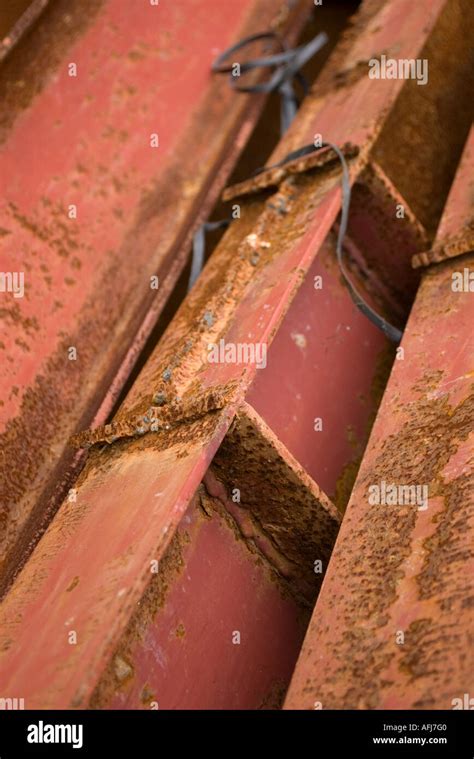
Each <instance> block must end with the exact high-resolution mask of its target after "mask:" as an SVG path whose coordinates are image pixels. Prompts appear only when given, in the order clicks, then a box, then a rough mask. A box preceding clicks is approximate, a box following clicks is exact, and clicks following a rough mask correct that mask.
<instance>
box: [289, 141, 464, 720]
mask: <svg viewBox="0 0 474 759" xmlns="http://www.w3.org/2000/svg"><path fill="white" fill-rule="evenodd" d="M472 141H473V134H472V132H471V137H470V140H469V142H468V145H467V148H466V151H465V153H464V157H463V160H462V163H461V167H460V171H459V173H458V174H457V176H456V179H455V182H454V185H453V188H452V190H451V193H450V195H449V200H448V203H447V206H446V209H445V212H444V214H443V218H442V221H441V224H440V227H439V234H438V236H437V238H436V241H435V247H434V249H435V250H439V249H440V248H439V246H441V247H442V246H443V244H444V241H445V239H446V236H447V237H448V239H452V237H453V235H458V234H463V233H464V231H465V228H464V224H465V221H466V220H467V219H470V215H471V214H472V201H471V197H470V191H469V188H470V182H471V177H472V172H473V169H474V164H473V157H474V153H473V151H472V146H473V142H472ZM456 224H458V225H459V226H458V227H456ZM473 265H474V255H473V254H472V253H470V254H468V255H466V256H464V257H462V258H460V259H452V260H447V261H446V262H445V263H443V264H441V265H439V266H435V267H432V268H430V269H429V270H428V271H427V273H426V274H425V276H424V278H423V281H422V283H421V286H420V289H419V292H418V294H417V296H416V300H415V304H414V306H413V310H412V312H411V315H410V319H409V322H408V325H407V329H406V332H405V336H404V339H403V342H402V345H401V348H402V350H403V353H401V354H400V355H399V358H400V359H401V360H399V361H395V365H394V369H393V372H392V375H391V377H390V381H389V384H388V386H387V389H386V392H385V395H384V400H383V403H382V406H381V408H380V411H379V414H378V416H377V419H376V422H375V425H374V428H373V432H372V435H371V438H370V441H369V444H368V447H367V450H366V453H365V455H364V458H363V461H362V464H361V468H360V471H359V475H358V478H357V481H356V484H355V487H354V490H353V493H352V496H351V499H350V503H349V506H348V509H347V513H346V516H345V518H344V521H343V524H342V528H341V531H340V533H339V537H338V540H337V543H336V547H335V549H334V553H333V556H332V558H331V561H330V565H329V568H328V571H327V574H326V577H325V581H324V585H323V588H322V591H321V593H320V595H319V599H318V602H317V604H316V607H315V610H314V613H313V617H312V621H311V624H310V626H309V630H308V634H307V637H306V639H305V643H304V646H303V650H302V653H301V656H300V659H299V661H298V665H297V667H296V670H295V674H294V677H293V680H292V684H291V687H290V689H289V693H288V697H287V700H286V708H287V709H312V708H324V709H361V708H362V709H425V708H430V709H452V708H459V707H458V706H456V704H458V703H461V702H462V699H463V696H464V694H465V693H469V692H470V691H471V692H472V677H473V672H474V656H473V649H472V645H471V641H472V634H473V630H474V616H473V613H472V600H473V597H474V556H473V545H474V533H473V516H474V497H473V487H472V484H473V476H474V470H473V466H472V462H473V442H474V438H473V429H472V418H473V401H474V395H473V384H472V374H473V356H474V352H473V347H472V323H473V318H474V305H473V302H472V292H471V291H470V289H472V288H471V287H470V284H469V278H468V279H467V280H466V278H465V270H466V269H467V271H468V272H471V271H472V267H473ZM471 276H472V275H471ZM459 282H461V284H463V283H464V286H463V287H459ZM407 486H408V488H410V489H413V490H410V492H408V491H407V490H406V487H407ZM402 488H403V489H402ZM458 699H459V701H458Z"/></svg>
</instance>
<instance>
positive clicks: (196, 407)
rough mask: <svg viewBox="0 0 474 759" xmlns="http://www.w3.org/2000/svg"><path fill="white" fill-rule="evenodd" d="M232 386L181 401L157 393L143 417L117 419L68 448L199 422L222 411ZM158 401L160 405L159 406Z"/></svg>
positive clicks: (77, 437) (234, 387) (81, 436)
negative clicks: (209, 414)
mask: <svg viewBox="0 0 474 759" xmlns="http://www.w3.org/2000/svg"><path fill="white" fill-rule="evenodd" d="M236 390H237V383H236V382H229V383H228V384H227V385H224V386H222V387H214V388H208V389H206V390H201V393H200V394H199V395H198V396H197V397H196V396H192V397H188V395H186V396H185V397H184V398H183V399H182V400H180V399H174V400H172V401H170V402H169V403H167V402H166V396H164V394H163V393H162V392H161V391H160V392H159V393H158V394H155V396H154V398H153V400H154V401H155V403H156V402H158V404H159V405H151V406H150V408H149V409H148V410H147V412H146V414H144V415H143V416H136V417H133V418H131V419H130V420H128V419H121V420H120V421H118V422H114V421H112V422H110V424H106V425H103V426H102V427H97V428H95V429H93V430H86V431H85V432H80V433H78V434H77V435H74V436H73V438H72V439H71V444H72V445H74V446H77V447H78V448H90V447H91V446H93V445H98V444H100V443H109V444H111V443H114V442H115V441H116V440H120V439H122V438H129V437H141V436H142V435H145V434H147V433H148V432H163V433H167V432H169V431H170V430H173V429H175V428H176V427H178V426H180V425H183V424H189V423H192V422H195V421H197V420H198V419H201V418H202V417H203V416H205V415H206V414H208V413H210V412H212V411H218V410H220V409H223V408H224V406H226V405H227V404H228V403H229V402H230V401H231V400H232V399H233V397H234V396H235V392H236ZM161 401H162V402H161Z"/></svg>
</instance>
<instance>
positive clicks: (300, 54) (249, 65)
mask: <svg viewBox="0 0 474 759" xmlns="http://www.w3.org/2000/svg"><path fill="white" fill-rule="evenodd" d="M270 39H271V40H272V41H273V42H276V43H277V44H278V45H279V46H280V47H281V52H280V53H274V54H273V55H267V56H264V57H262V58H254V59H252V60H248V61H244V62H243V63H239V67H240V76H241V75H242V74H245V73H246V72H247V71H251V70H252V69H256V68H275V71H274V72H273V74H272V76H271V77H270V79H269V80H268V81H267V82H260V83H258V84H253V85H245V84H239V82H238V80H239V79H240V77H237V76H234V75H233V73H232V72H233V68H234V63H228V62H227V61H228V59H229V57H230V56H232V55H233V54H234V53H236V52H237V51H238V50H241V49H242V48H244V47H246V46H247V45H249V44H251V43H252V42H258V41H260V40H270ZM327 41H328V36H327V34H325V33H324V32H321V33H320V34H318V35H317V36H316V37H314V38H313V39H312V40H310V42H308V43H306V44H304V45H300V46H299V47H296V48H292V49H288V48H287V46H286V43H285V41H284V40H282V39H281V38H280V37H279V36H278V35H277V34H275V32H262V33H260V34H252V35H250V36H249V37H244V39H242V40H240V42H238V43H237V44H236V45H232V47H228V48H227V49H226V50H224V51H223V52H222V53H221V54H220V55H219V56H218V57H217V58H216V60H215V61H214V63H213V64H212V67H211V69H212V71H213V72H214V73H217V74H227V73H230V84H231V87H232V88H233V89H235V90H237V91H238V92H247V93H249V92H250V93H255V92H267V93H268V92H273V91H275V90H277V91H278V92H279V94H280V97H281V104H280V133H281V134H284V133H285V132H286V130H287V129H288V127H289V126H290V124H291V122H292V121H293V119H294V117H295V115H296V111H297V110H298V101H297V98H296V93H295V91H294V88H293V79H297V80H298V81H299V82H300V84H301V86H302V88H303V91H304V93H305V94H306V93H307V91H308V84H307V82H306V79H305V77H304V76H303V74H302V73H301V71H300V69H301V68H302V66H304V65H305V63H307V62H308V61H309V59H310V58H312V57H313V55H315V53H317V52H318V50H320V49H321V48H322V47H323V46H324V45H325V44H326V42H327ZM231 221H232V219H222V220H221V221H217V222H208V223H206V224H203V225H202V226H201V227H199V229H198V230H197V232H196V233H195V235H194V239H193V253H192V262H191V273H190V275H189V282H188V290H190V289H191V288H192V286H193V285H194V283H195V282H196V280H197V278H198V277H199V274H200V273H201V271H202V268H203V266H204V258H205V246H206V240H205V234H206V232H210V231H212V230H214V229H220V228H222V227H226V226H228V225H229V223H230V222H231Z"/></svg>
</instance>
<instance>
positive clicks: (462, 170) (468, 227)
mask: <svg viewBox="0 0 474 759" xmlns="http://www.w3.org/2000/svg"><path fill="white" fill-rule="evenodd" d="M473 208H474V129H471V132H470V134H469V137H468V140H467V143H466V147H465V149H464V153H463V155H462V158H461V162H460V164H459V170H458V171H457V173H456V178H455V180H454V182H453V185H452V188H451V191H450V193H449V198H448V202H447V204H446V208H445V211H444V213H443V216H442V219H441V222H440V225H439V229H438V232H437V235H436V242H435V245H434V246H433V248H432V249H431V250H429V251H428V252H426V253H419V254H417V255H415V256H413V266H414V267H419V266H429V265H430V264H433V263H438V262H439V261H445V260H446V259H448V258H455V257H456V256H461V255H463V254H464V253H469V252H470V251H471V250H473V249H474V211H473Z"/></svg>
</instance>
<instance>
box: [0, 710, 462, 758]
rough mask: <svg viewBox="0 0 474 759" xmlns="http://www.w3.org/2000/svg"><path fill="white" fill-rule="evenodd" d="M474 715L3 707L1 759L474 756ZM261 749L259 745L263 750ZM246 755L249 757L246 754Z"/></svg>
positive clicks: (0, 720) (459, 713)
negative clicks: (284, 754) (274, 752)
mask: <svg viewBox="0 0 474 759" xmlns="http://www.w3.org/2000/svg"><path fill="white" fill-rule="evenodd" d="M473 717H474V714H473V712H472V711H471V710H453V711H314V712H311V711H304V712H303V711H301V712H297V711H283V712H282V711H254V712H247V711H233V712H228V711H178V710H176V711H160V710H157V711H153V710H146V711H145V710H144V711H21V710H18V711H1V712H0V759H18V758H19V757H21V758H22V757H34V756H47V757H56V756H57V757H66V756H76V757H80V756H87V757H90V756H94V757H95V756H97V757H112V756H114V755H115V752H116V755H117V756H132V757H135V756H136V755H137V753H138V752H139V753H140V755H141V754H142V753H143V752H144V751H145V752H146V753H147V754H148V755H149V756H150V757H154V756H161V755H162V754H170V752H171V753H173V754H175V753H176V752H177V753H179V754H180V755H182V754H183V752H185V751H186V750H187V749H190V750H191V751H192V752H193V753H195V752H196V751H201V752H203V751H204V752H205V753H206V754H208V753H209V752H210V751H212V753H217V752H219V754H224V756H225V754H227V753H228V752H232V753H233V754H235V753H236V752H239V751H241V752H242V754H243V755H244V752H245V759H246V755H247V754H249V752H250V753H252V754H253V753H255V751H256V750H257V745H256V742H257V741H258V742H259V743H261V745H262V748H263V749H264V751H265V753H266V754H268V752H269V750H271V749H272V748H273V747H275V748H278V749H279V753H282V752H283V751H285V750H289V751H291V754H290V755H291V756H292V757H293V756H295V755H298V754H301V756H302V757H305V756H308V758H309V759H313V757H324V758H325V757H332V756H333V754H334V756H347V757H352V756H354V757H358V756H361V757H365V756H379V757H384V756H387V757H392V756H400V757H412V756H415V757H431V756H433V757H440V759H443V758H444V757H455V759H473V758H474V729H473V728H474V720H473ZM259 750H262V749H260V748H259ZM243 759H244V757H243Z"/></svg>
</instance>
